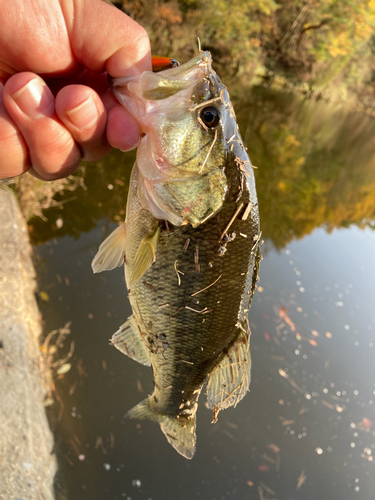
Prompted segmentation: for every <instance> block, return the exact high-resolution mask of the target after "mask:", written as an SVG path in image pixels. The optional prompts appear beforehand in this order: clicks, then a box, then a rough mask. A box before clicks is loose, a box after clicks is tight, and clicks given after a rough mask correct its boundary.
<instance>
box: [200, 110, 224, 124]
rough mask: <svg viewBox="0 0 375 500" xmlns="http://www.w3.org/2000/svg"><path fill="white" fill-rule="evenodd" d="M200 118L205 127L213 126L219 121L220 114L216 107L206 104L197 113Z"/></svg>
mask: <svg viewBox="0 0 375 500" xmlns="http://www.w3.org/2000/svg"><path fill="white" fill-rule="evenodd" d="M199 116H200V119H201V120H202V122H203V123H204V124H205V126H206V127H207V128H214V127H216V125H217V124H218V123H219V121H220V115H219V112H218V110H217V109H216V108H214V107H213V106H207V107H206V108H203V109H202V111H201V112H200V113H199Z"/></svg>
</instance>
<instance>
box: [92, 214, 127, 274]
mask: <svg viewBox="0 0 375 500" xmlns="http://www.w3.org/2000/svg"><path fill="white" fill-rule="evenodd" d="M125 242H126V224H125V222H123V223H122V224H121V226H119V227H117V228H116V229H115V230H114V231H113V232H112V233H111V234H110V235H109V236H108V238H106V239H105V240H104V241H103V243H102V244H101V245H100V247H99V250H98V251H97V254H96V255H95V257H94V259H93V261H92V263H91V267H92V270H93V271H94V273H101V272H102V271H110V270H111V269H114V268H115V267H119V266H121V265H122V264H123V263H124V258H125Z"/></svg>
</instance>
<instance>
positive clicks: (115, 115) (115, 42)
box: [0, 0, 151, 180]
mask: <svg viewBox="0 0 375 500" xmlns="http://www.w3.org/2000/svg"><path fill="white" fill-rule="evenodd" d="M0 19H1V31H0V179H1V178H3V179H4V178H8V177H13V176H16V175H19V174H21V173H23V172H25V171H26V170H28V169H29V171H30V172H31V173H33V174H34V175H35V176H36V177H38V178H40V179H44V180H52V179H57V178H61V177H66V176H68V175H69V174H71V173H73V172H74V171H75V170H76V168H77V167H78V165H79V163H80V161H81V160H86V161H94V160H99V159H100V158H102V157H103V156H105V155H106V154H107V153H108V152H109V151H110V149H111V146H112V147H115V148H119V149H122V150H124V151H126V150H130V149H133V148H134V147H136V146H137V144H138V141H139V136H140V132H141V131H140V128H139V125H138V124H137V122H136V121H135V120H134V118H133V117H132V116H131V115H130V114H129V113H127V112H126V110H125V109H124V108H123V107H122V106H120V104H119V103H118V102H117V101H116V99H115V98H114V97H113V95H112V94H111V92H110V91H109V89H108V83H107V76H106V73H104V72H107V73H109V74H110V75H111V76H114V77H119V76H128V75H134V74H138V73H140V72H142V71H145V70H151V55H150V42H149V39H148V36H147V33H146V32H145V30H144V29H143V28H142V27H141V26H140V25H139V24H137V23H136V22H135V21H133V20H132V19H131V18H129V17H128V16H127V15H126V14H124V13H123V12H121V11H120V10H118V9H116V8H115V7H112V6H110V5H108V4H106V3H104V2H102V1H101V0H12V1H9V0H0Z"/></svg>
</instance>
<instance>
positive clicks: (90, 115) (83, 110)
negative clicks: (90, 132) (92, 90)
mask: <svg viewBox="0 0 375 500" xmlns="http://www.w3.org/2000/svg"><path fill="white" fill-rule="evenodd" d="M66 114H67V115H68V118H69V120H70V121H71V122H72V123H73V125H74V126H76V127H77V128H79V129H81V130H85V129H89V128H91V127H92V126H93V124H94V123H95V122H96V120H97V119H98V109H97V107H96V105H95V102H94V100H93V98H92V96H91V95H90V96H89V97H88V98H87V99H86V101H83V102H82V103H81V104H79V105H78V106H77V107H76V108H73V109H70V110H69V111H66Z"/></svg>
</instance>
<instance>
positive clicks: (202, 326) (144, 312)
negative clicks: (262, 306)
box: [125, 155, 259, 458]
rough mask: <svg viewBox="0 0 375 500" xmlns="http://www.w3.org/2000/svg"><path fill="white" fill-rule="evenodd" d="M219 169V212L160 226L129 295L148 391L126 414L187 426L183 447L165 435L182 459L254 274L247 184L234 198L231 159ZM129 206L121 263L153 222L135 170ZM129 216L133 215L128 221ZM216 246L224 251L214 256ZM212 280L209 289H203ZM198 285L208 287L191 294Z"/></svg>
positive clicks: (255, 222)
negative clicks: (222, 184) (223, 191)
mask: <svg viewBox="0 0 375 500" xmlns="http://www.w3.org/2000/svg"><path fill="white" fill-rule="evenodd" d="M226 170H227V172H228V178H229V179H230V180H231V184H230V188H229V191H228V195H227V198H226V200H225V203H224V206H223V208H222V210H221V211H220V212H219V213H218V214H217V215H216V216H215V217H213V218H212V219H210V220H209V221H207V222H205V223H204V224H202V225H201V226H199V227H198V228H195V229H194V228H193V227H192V226H190V225H186V226H181V227H179V228H171V227H169V229H168V228H167V227H166V226H165V225H163V229H162V231H161V234H160V237H159V240H158V245H157V248H156V255H155V262H154V264H153V265H152V266H151V267H150V268H149V270H148V271H147V272H146V273H145V274H144V275H143V276H142V278H141V279H140V280H139V281H138V282H137V283H136V284H135V285H134V286H133V287H132V288H131V289H130V290H129V300H130V303H131V305H132V309H133V317H134V319H135V322H136V324H137V326H138V328H139V331H140V332H141V336H142V338H143V341H144V343H145V345H146V346H147V350H148V351H149V356H150V361H151V365H152V369H153V375H154V386H155V387H154V392H153V394H152V395H151V396H150V397H149V398H148V400H147V401H148V405H147V409H145V408H143V407H141V408H138V410H137V407H136V408H135V409H133V411H131V412H130V413H129V416H131V417H132V418H150V419H154V420H158V421H159V422H160V423H162V417H163V416H168V417H173V418H177V416H178V418H179V420H180V422H181V423H185V424H190V423H191V425H194V440H193V441H194V443H193V444H192V447H191V448H190V449H185V448H181V447H179V446H178V445H179V443H178V442H176V441H174V440H173V437H172V438H171V437H169V436H168V435H167V439H168V440H169V442H170V443H171V444H172V446H174V447H175V448H176V449H177V450H178V451H179V452H180V453H181V454H183V455H184V456H185V457H187V458H191V457H192V455H193V454H194V448H195V413H196V409H197V401H198V396H199V394H200V392H201V389H202V386H203V384H204V382H205V381H206V378H207V376H208V375H209V374H210V373H211V372H212V370H213V369H214V368H215V366H216V365H217V364H218V363H219V362H220V359H221V358H222V356H223V355H224V351H227V350H229V349H230V347H231V346H232V345H233V344H234V343H235V342H236V340H238V338H239V337H241V335H243V330H241V328H240V327H239V325H240V326H241V327H242V328H243V329H245V330H246V328H247V325H246V320H247V316H248V310H249V307H250V301H251V298H252V294H253V292H254V286H255V282H256V277H257V274H258V270H257V266H258V262H259V254H258V251H257V248H258V245H257V239H258V237H259V217H258V207H257V201H256V199H254V197H251V190H250V189H249V187H248V186H247V183H245V188H244V189H243V194H242V196H241V197H240V199H237V198H238V187H239V186H240V184H241V174H239V172H238V170H237V168H236V166H235V162H234V157H233V155H228V159H227V165H226ZM249 202H251V203H252V210H251V214H250V216H249V217H248V218H247V220H245V221H243V220H241V215H242V213H243V212H244V209H243V210H242V211H241V212H240V213H239V215H238V217H237V218H236V220H235V221H234V222H233V224H232V226H231V228H230V233H233V232H235V233H236V237H235V238H234V240H233V241H230V242H228V243H227V244H226V245H225V242H224V241H219V239H220V236H221V234H222V232H223V230H224V228H225V227H226V225H227V224H228V222H229V221H230V220H231V218H232V216H233V214H234V213H235V211H236V209H237V208H238V206H240V204H241V203H243V204H244V207H245V206H247V204H248V203H249ZM129 208H130V212H129V219H128V220H129V222H128V224H129V233H130V234H132V236H133V237H132V239H131V240H130V239H129V240H128V245H127V247H126V259H127V262H132V260H133V259H134V256H135V253H136V251H137V248H138V245H139V243H140V241H141V239H142V238H143V237H144V234H145V232H148V231H149V232H152V231H153V230H154V227H155V223H157V224H160V222H159V221H157V222H156V221H155V219H154V218H153V217H152V216H151V214H150V213H149V212H148V211H145V210H142V206H141V203H140V201H139V198H138V195H137V168H136V167H135V168H134V171H133V174H132V179H131V187H130V193H129ZM137 213H138V217H134V215H135V214H137ZM132 217H133V218H132ZM240 233H242V234H243V235H246V236H247V237H246V238H245V237H244V236H241V235H240ZM254 238H255V241H254ZM189 240H190V241H189ZM187 241H189V244H188V247H187V249H186V250H185V249H184V248H186V244H187ZM223 245H225V248H226V250H227V251H226V252H225V254H224V255H222V256H220V252H219V249H220V248H222V247H223ZM197 249H198V258H197ZM127 267H128V266H126V268H125V269H126V272H127ZM176 270H177V271H176ZM178 271H179V272H181V273H183V274H180V275H179V276H180V284H179V279H178V276H177V272H178ZM219 277H220V278H219ZM218 278H219V280H218V281H217V282H216V284H215V285H212V286H211V287H209V285H211V284H212V283H214V282H215V281H216V280H217V279H218ZM128 279H129V278H128V277H127V280H128ZM206 287H209V288H207V289H206V290H204V291H202V292H200V293H198V294H197V295H194V294H195V293H196V292H199V291H200V290H203V289H204V288H206ZM249 363H250V360H249ZM189 402H190V404H189ZM208 402H209V404H210V401H208ZM213 409H214V408H213ZM219 409H220V408H218V409H217V410H219ZM158 416H159V417H160V419H158V418H157V417H158Z"/></svg>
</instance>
